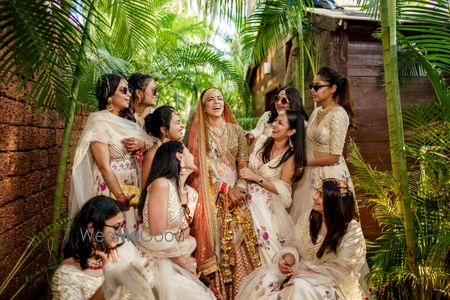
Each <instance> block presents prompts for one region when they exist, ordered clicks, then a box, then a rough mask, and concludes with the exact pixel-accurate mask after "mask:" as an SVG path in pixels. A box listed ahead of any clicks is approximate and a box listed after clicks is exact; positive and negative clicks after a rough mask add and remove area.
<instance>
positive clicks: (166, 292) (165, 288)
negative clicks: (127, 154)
mask: <svg viewBox="0 0 450 300" xmlns="http://www.w3.org/2000/svg"><path fill="white" fill-rule="evenodd" d="M195 170H196V166H195V164H194V157H193V155H192V154H191V153H190V152H189V150H188V149H187V148H186V147H184V146H183V144H182V143H181V142H179V141H169V142H166V143H164V144H162V145H161V146H160V147H159V148H158V150H157V151H156V154H155V160H154V162H153V165H152V169H151V171H150V175H149V179H148V183H147V185H146V186H145V188H144V190H143V193H142V196H141V199H140V202H139V216H140V217H141V218H142V220H143V224H142V226H140V227H139V232H138V236H137V238H136V239H135V243H136V246H137V247H138V248H139V249H140V250H141V251H143V252H144V253H146V254H149V255H151V256H152V257H153V260H154V267H153V270H154V273H155V288H156V290H157V298H158V299H164V300H176V299H191V300H196V299H198V300H201V299H215V297H214V295H213V293H212V292H211V291H210V290H209V289H208V288H207V287H206V286H205V285H204V284H203V283H202V282H201V281H200V280H199V279H198V275H197V262H196V260H195V258H194V257H192V252H193V251H194V249H195V248H196V245H197V244H196V241H195V239H194V238H193V237H192V236H191V235H190V224H191V223H192V218H193V213H194V211H195V207H196V204H197V199H198V198H197V196H198V194H197V192H196V191H195V190H194V189H193V188H191V187H190V186H188V185H186V184H185V182H186V179H187V177H188V176H189V175H190V174H191V173H192V172H194V171H195Z"/></svg>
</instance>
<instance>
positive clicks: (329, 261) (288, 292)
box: [237, 178, 366, 300]
mask: <svg viewBox="0 0 450 300" xmlns="http://www.w3.org/2000/svg"><path fill="white" fill-rule="evenodd" d="M321 183H322V186H321V187H320V188H318V189H317V190H316V194H315V196H314V205H313V209H312V210H309V211H307V212H305V213H304V214H303V215H302V216H300V218H299V220H298V222H297V224H296V226H295V228H294V230H295V233H294V241H293V242H291V243H289V245H288V247H285V248H283V249H282V250H281V251H280V252H278V253H277V254H276V255H275V256H274V257H273V263H272V264H271V265H269V266H265V267H261V268H260V269H258V270H256V271H255V272H254V273H252V274H251V275H250V276H248V278H247V279H246V281H245V282H244V283H243V285H242V288H241V290H240V292H239V295H238V296H237V299H239V300H251V299H258V300H263V299H273V300H275V299H276V300H278V299H280V300H281V299H286V300H287V299H289V300H304V299H308V300H322V299H330V300H336V299H343V300H359V299H363V293H362V291H361V288H360V286H359V278H360V276H361V273H360V270H361V267H362V266H363V265H364V263H365V254H366V244H365V241H364V235H363V233H362V230H361V226H360V224H359V221H358V214H357V211H356V207H355V201H354V199H353V193H352V192H351V191H350V190H349V189H348V186H347V185H346V183H345V182H344V181H338V180H336V179H334V178H331V179H325V180H323V181H322V182H321Z"/></svg>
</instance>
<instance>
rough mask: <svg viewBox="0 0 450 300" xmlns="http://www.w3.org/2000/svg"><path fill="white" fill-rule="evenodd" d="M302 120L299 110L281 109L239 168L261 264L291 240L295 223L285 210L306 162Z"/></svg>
mask: <svg viewBox="0 0 450 300" xmlns="http://www.w3.org/2000/svg"><path fill="white" fill-rule="evenodd" d="M304 122H305V121H304V119H303V116H302V114H301V113H300V112H299V111H294V110H282V111H280V112H279V114H278V117H277V118H276V119H275V121H274V122H273V124H272V134H271V136H270V137H267V136H265V135H262V136H261V137H259V139H258V140H257V141H256V144H255V146H254V148H253V151H252V153H251V154H250V159H249V167H248V168H244V169H242V170H241V178H243V179H246V180H248V181H249V189H248V190H249V195H250V197H251V199H250V201H249V203H248V206H249V208H250V211H251V212H252V218H253V224H254V226H255V230H256V237H257V239H258V250H259V256H260V257H261V263H262V265H268V264H270V263H271V261H272V256H273V255H275V254H276V253H277V252H278V251H280V250H281V247H282V246H283V245H284V243H285V242H286V241H288V240H291V233H292V227H293V225H294V224H293V222H292V220H291V217H290V216H289V214H288V213H287V211H286V209H287V208H289V206H290V205H291V203H292V187H291V186H292V183H293V182H297V181H298V180H299V179H300V178H301V176H302V172H303V167H304V163H305V151H304V142H303V141H304Z"/></svg>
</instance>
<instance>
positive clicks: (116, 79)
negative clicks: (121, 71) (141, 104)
mask: <svg viewBox="0 0 450 300" xmlns="http://www.w3.org/2000/svg"><path fill="white" fill-rule="evenodd" d="M122 79H123V80H126V79H125V78H123V77H122V76H120V75H118V74H104V75H103V76H102V77H101V78H100V79H99V80H98V81H97V86H96V89H95V95H96V96H97V100H98V109H99V110H103V109H106V106H107V105H108V98H109V97H111V96H112V95H114V93H115V92H116V90H117V87H118V86H119V83H120V80H122ZM119 116H120V117H122V118H124V119H127V120H130V121H133V122H136V119H135V118H134V116H133V114H132V113H131V110H130V109H129V108H124V109H122V110H121V111H120V112H119Z"/></svg>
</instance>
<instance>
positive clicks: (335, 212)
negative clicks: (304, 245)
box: [309, 178, 358, 258]
mask: <svg viewBox="0 0 450 300" xmlns="http://www.w3.org/2000/svg"><path fill="white" fill-rule="evenodd" d="M322 199H323V201H322V203H323V215H324V216H325V224H326V226H327V234H326V235H325V238H324V241H323V243H322V246H320V249H319V251H317V257H318V258H321V257H322V256H323V255H324V253H325V251H332V252H334V253H336V251H337V248H338V246H339V244H340V243H341V240H342V237H343V236H344V234H345V233H346V232H347V228H348V224H349V223H350V222H351V221H352V220H353V219H355V220H358V214H357V212H356V206H355V199H354V197H353V193H352V192H351V191H350V190H348V188H342V187H340V186H339V183H338V181H337V180H336V179H335V178H328V179H324V180H322ZM323 215H322V214H321V213H320V212H317V211H315V210H312V211H311V214H310V216H309V225H310V227H309V234H310V236H311V240H312V241H313V243H314V244H316V242H317V238H318V235H319V231H320V228H321V227H322V222H323Z"/></svg>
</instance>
